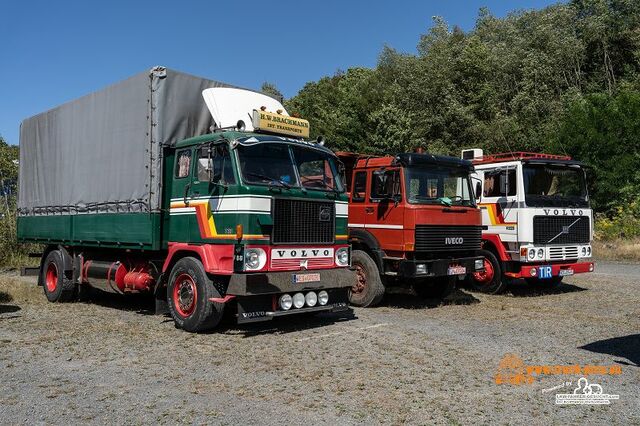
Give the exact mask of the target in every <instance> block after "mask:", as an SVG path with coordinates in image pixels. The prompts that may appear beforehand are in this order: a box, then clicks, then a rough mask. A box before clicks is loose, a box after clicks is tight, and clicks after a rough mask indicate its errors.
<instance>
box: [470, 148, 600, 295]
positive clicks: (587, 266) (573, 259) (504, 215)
mask: <svg viewBox="0 0 640 426" xmlns="http://www.w3.org/2000/svg"><path fill="white" fill-rule="evenodd" d="M463 158H466V159H469V160H471V161H473V164H474V166H475V172H474V174H473V177H474V182H475V186H476V191H475V192H476V196H477V198H478V204H479V205H480V208H481V209H482V222H483V224H484V226H485V230H484V232H483V234H482V243H483V255H484V256H485V260H484V262H485V270H486V271H485V272H484V273H478V274H475V275H474V276H473V279H472V285H473V286H474V287H475V288H476V289H477V290H479V291H483V292H487V293H499V292H502V291H504V290H505V289H506V287H507V285H508V284H509V283H510V282H511V281H513V280H514V279H524V280H526V281H527V282H528V283H530V284H537V285H546V286H556V285H558V284H560V282H561V281H562V279H563V277H565V276H570V275H573V274H578V273H584V272H592V271H593V270H594V267H595V265H594V262H593V260H592V255H593V253H592V247H591V241H592V240H593V213H592V210H591V207H590V204H589V194H588V192H587V185H586V174H585V165H584V164H582V163H580V162H579V161H575V160H573V159H572V158H571V157H568V156H561V155H551V154H538V153H527V152H513V153H506V154H495V155H484V154H483V152H482V150H480V149H474V150H467V151H463Z"/></svg>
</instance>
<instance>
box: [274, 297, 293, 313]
mask: <svg viewBox="0 0 640 426" xmlns="http://www.w3.org/2000/svg"><path fill="white" fill-rule="evenodd" d="M278 304H279V305H280V309H282V310H283V311H288V310H289V309H291V305H292V304H293V300H292V299H291V296H289V295H288V294H283V295H282V296H280V300H278Z"/></svg>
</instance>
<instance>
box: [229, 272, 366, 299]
mask: <svg viewBox="0 0 640 426" xmlns="http://www.w3.org/2000/svg"><path fill="white" fill-rule="evenodd" d="M309 274H319V275H320V280H319V281H314V282H307V283H296V282H294V276H296V275H309ZM355 280H356V273H355V272H354V271H352V270H350V269H348V268H339V269H315V270H305V271H286V272H255V273H248V274H234V275H232V276H231V279H230V280H229V286H228V287H227V294H230V295H234V296H257V295H264V294H279V293H291V292H299V291H309V290H326V289H330V288H345V287H351V286H352V285H353V283H354V282H355Z"/></svg>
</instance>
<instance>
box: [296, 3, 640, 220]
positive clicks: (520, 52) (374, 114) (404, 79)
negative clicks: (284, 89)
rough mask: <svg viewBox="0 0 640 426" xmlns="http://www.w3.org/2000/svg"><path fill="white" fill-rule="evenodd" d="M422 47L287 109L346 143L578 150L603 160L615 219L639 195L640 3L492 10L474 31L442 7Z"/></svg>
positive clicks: (601, 191) (595, 186) (598, 199)
mask: <svg viewBox="0 0 640 426" xmlns="http://www.w3.org/2000/svg"><path fill="white" fill-rule="evenodd" d="M417 52H418V53H417V54H416V55H411V54H403V53H399V52H397V51H395V50H393V49H392V48H389V47H385V48H384V49H383V50H382V52H381V54H380V57H379V60H378V64H377V66H376V68H375V69H365V68H352V69H349V70H347V71H345V72H338V73H336V74H335V75H334V76H331V77H324V78H322V79H320V80H319V81H317V82H310V83H307V84H306V85H305V86H304V87H303V88H302V90H300V92H299V93H298V94H297V95H296V96H295V97H293V98H292V99H289V100H287V101H286V106H287V109H288V110H289V111H290V112H297V113H299V114H300V115H301V116H302V117H305V118H307V119H309V121H310V123H311V129H312V133H315V135H317V134H322V135H324V136H325V137H326V138H327V141H328V142H327V143H328V146H330V147H331V148H333V149H335V150H351V151H357V152H369V153H396V152H399V151H411V150H413V149H414V148H416V147H423V148H426V149H427V150H429V151H431V152H434V153H445V154H450V155H459V154H460V150H461V149H463V148H470V147H474V148H483V149H484V150H485V152H493V153H496V152H505V151H516V150H526V151H540V152H543V151H549V152H558V153H569V154H571V155H573V156H575V157H576V158H578V159H581V160H584V161H585V162H587V163H590V164H591V165H593V166H594V168H593V170H592V171H591V172H590V174H591V177H592V178H593V179H592V182H591V194H592V199H593V201H594V205H595V207H596V208H597V209H598V211H599V212H602V213H607V214H608V215H609V216H608V218H609V219H612V218H613V217H614V216H615V214H617V213H616V212H617V210H616V209H617V207H618V206H620V205H621V204H620V203H621V202H622V194H621V191H622V188H623V187H624V188H626V187H628V188H631V189H629V190H628V191H630V193H631V194H636V195H635V197H634V196H631V200H627V201H625V202H626V203H631V202H633V200H637V199H638V195H637V194H640V175H639V174H638V173H639V172H638V170H637V169H638V168H639V167H638V166H639V165H640V161H638V160H639V159H640V158H639V157H638V155H639V154H638V149H639V148H638V146H639V145H640V144H638V143H637V141H636V140H635V139H634V135H638V134H640V133H639V132H638V130H640V129H638V127H639V126H640V105H639V102H640V100H639V97H640V94H639V89H640V73H639V71H640V61H639V60H640V2H638V1H636V0H573V1H570V2H569V3H566V4H557V5H553V6H549V7H547V8H544V9H541V10H529V11H519V12H514V13H511V14H509V15H508V16H507V17H505V18H502V19H500V18H496V17H494V16H492V15H491V14H490V13H489V12H488V10H487V9H481V10H480V13H479V15H478V19H477V21H476V25H475V28H474V29H473V30H471V31H469V32H464V31H462V30H460V29H459V28H450V26H449V25H448V24H447V23H446V22H445V21H444V20H443V19H442V18H435V19H434V23H433V25H432V26H431V27H430V28H429V29H428V31H427V32H426V33H425V34H423V35H421V36H420V38H419V41H418V46H417ZM315 135H314V136H315ZM631 214H635V213H633V212H632V213H631Z"/></svg>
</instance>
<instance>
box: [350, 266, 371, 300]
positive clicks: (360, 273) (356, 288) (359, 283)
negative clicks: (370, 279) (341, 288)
mask: <svg viewBox="0 0 640 426" xmlns="http://www.w3.org/2000/svg"><path fill="white" fill-rule="evenodd" d="M354 266H355V268H356V276H357V279H356V282H355V284H354V285H353V286H351V293H356V294H357V293H362V292H363V291H364V288H365V287H366V286H367V273H366V272H365V270H364V268H363V267H362V265H359V264H355V265H354Z"/></svg>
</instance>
